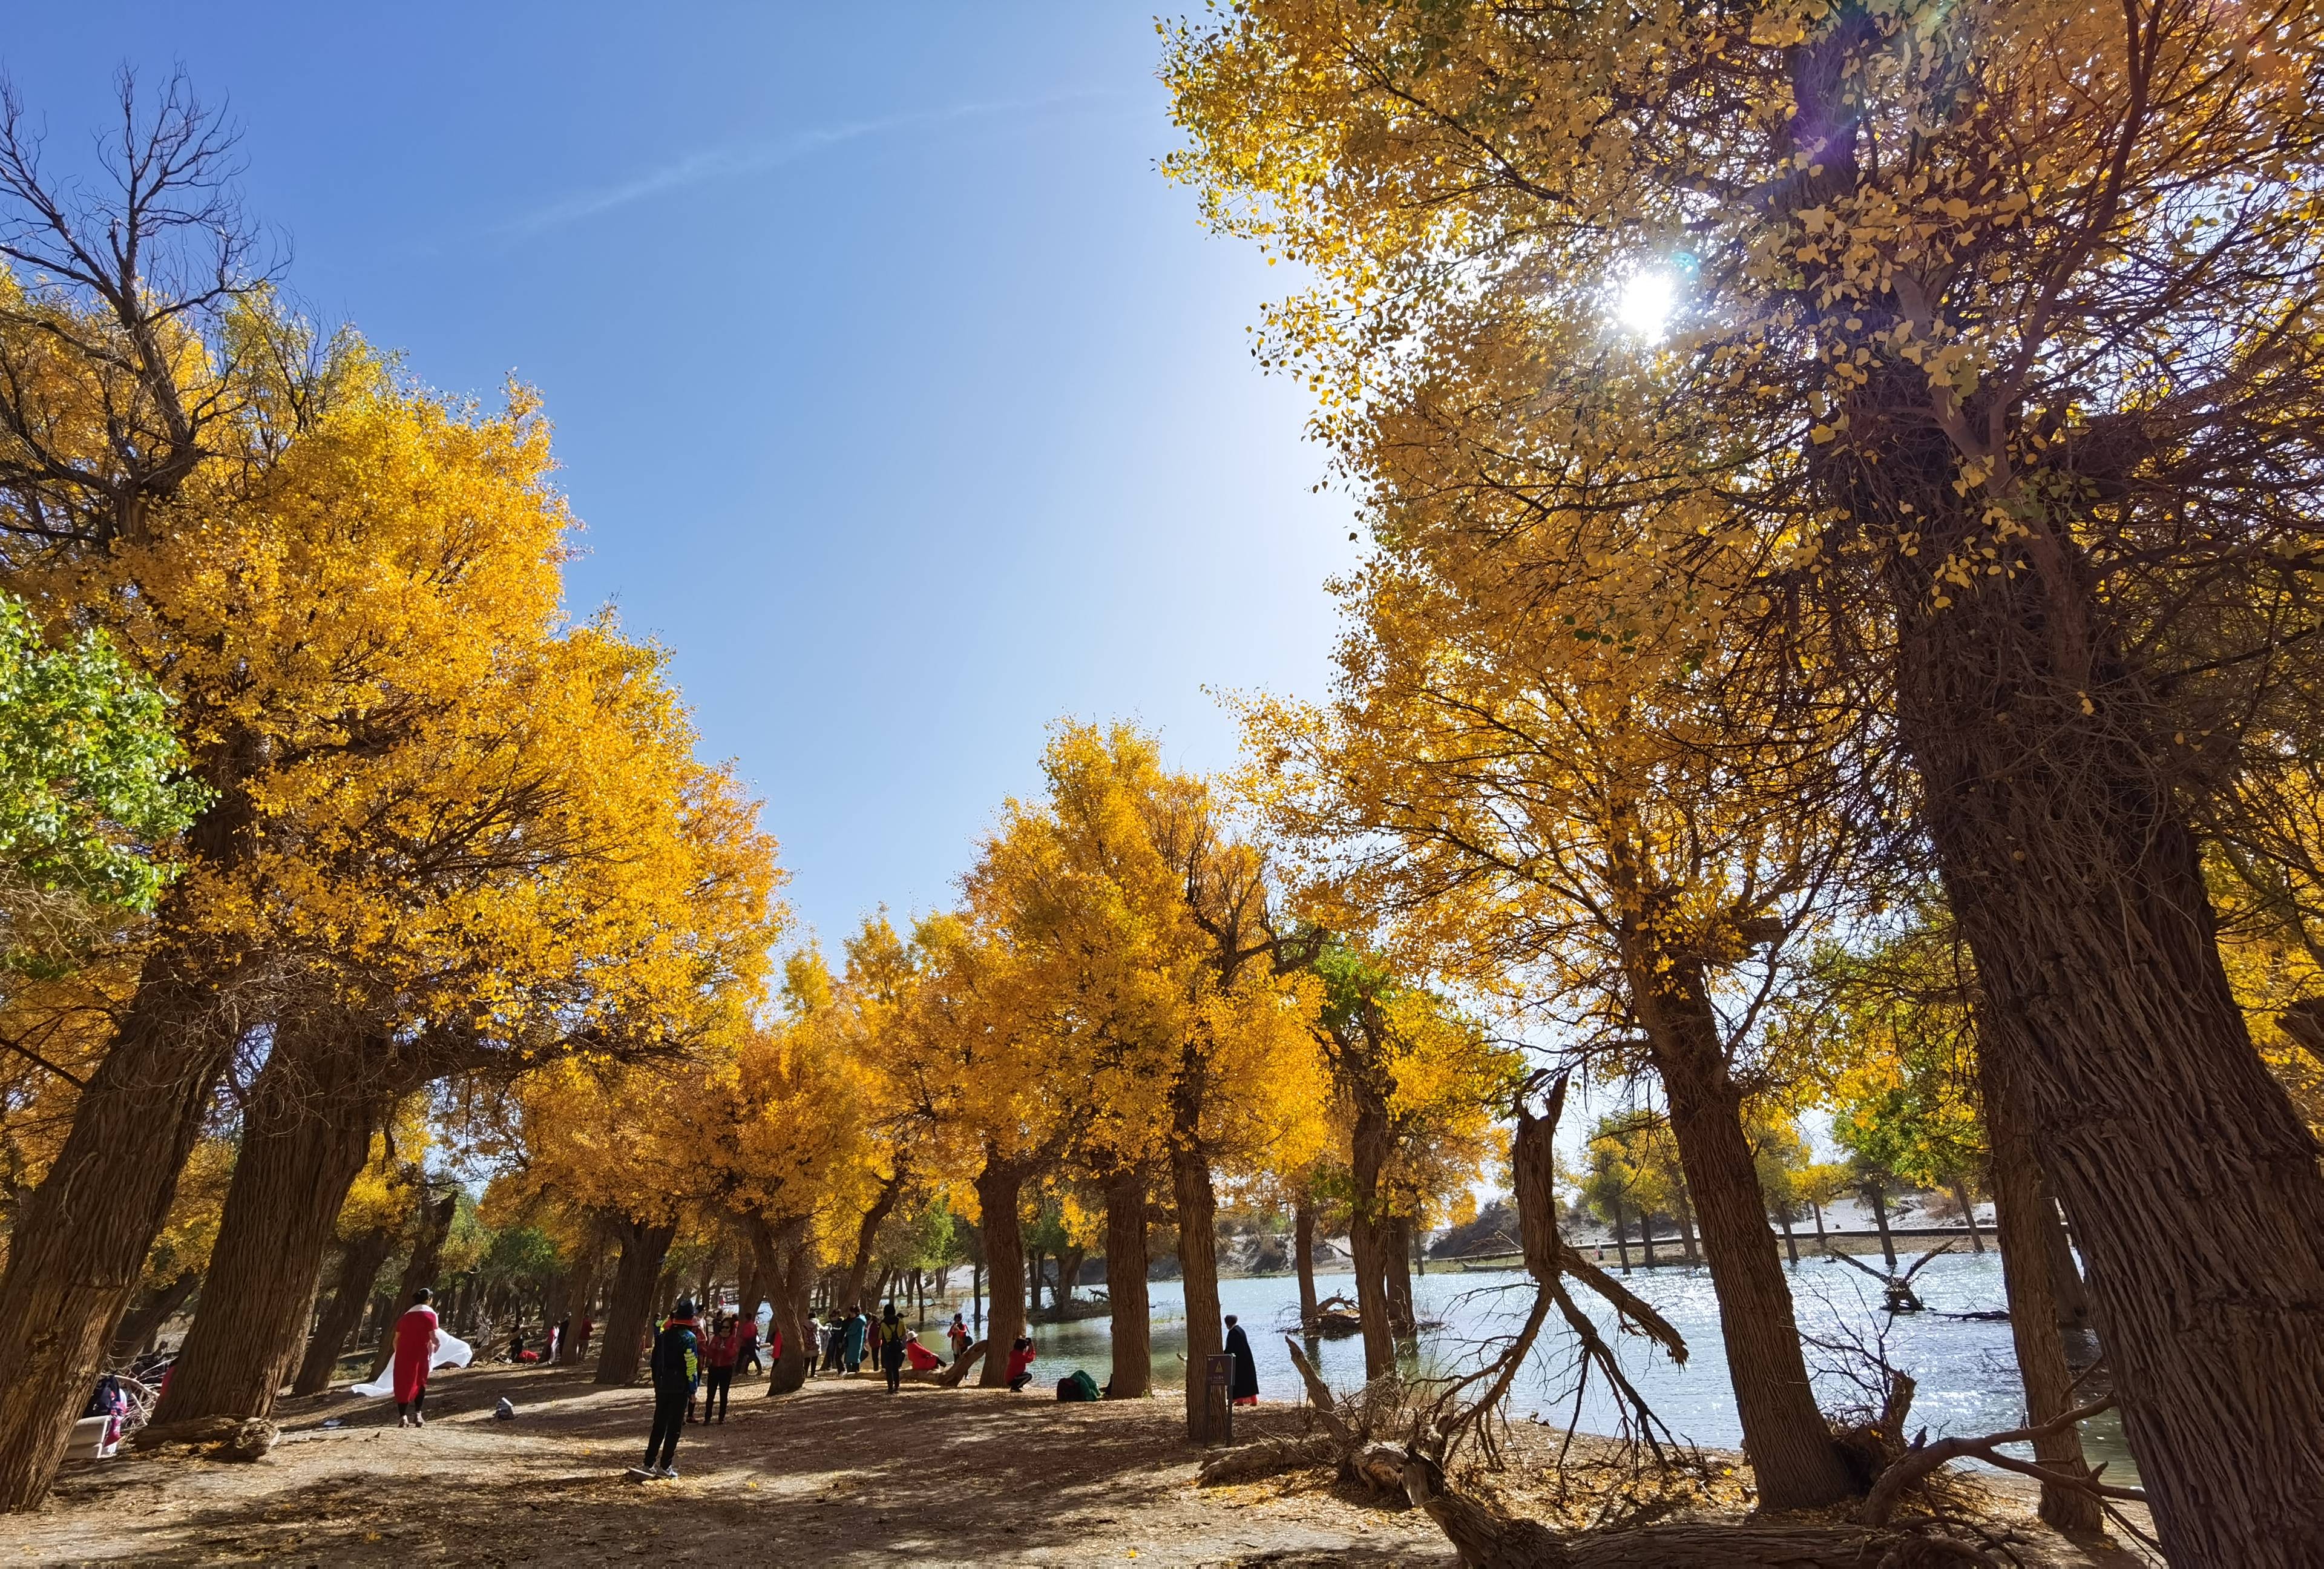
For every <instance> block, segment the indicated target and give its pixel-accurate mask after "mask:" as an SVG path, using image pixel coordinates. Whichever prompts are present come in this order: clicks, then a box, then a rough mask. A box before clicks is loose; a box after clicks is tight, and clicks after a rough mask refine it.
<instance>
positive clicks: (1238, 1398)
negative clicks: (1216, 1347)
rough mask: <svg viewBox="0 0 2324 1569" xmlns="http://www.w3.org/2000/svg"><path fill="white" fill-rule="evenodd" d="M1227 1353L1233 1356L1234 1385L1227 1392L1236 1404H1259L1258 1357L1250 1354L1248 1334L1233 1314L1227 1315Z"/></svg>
mask: <svg viewBox="0 0 2324 1569" xmlns="http://www.w3.org/2000/svg"><path fill="white" fill-rule="evenodd" d="M1227 1354H1228V1355H1229V1356H1231V1357H1232V1358H1234V1385H1233V1387H1232V1388H1231V1389H1229V1390H1228V1391H1227V1393H1228V1395H1229V1396H1230V1397H1231V1398H1232V1399H1233V1400H1234V1403H1235V1404H1236V1405H1238V1406H1256V1405H1258V1404H1259V1359H1258V1358H1257V1357H1255V1356H1253V1355H1251V1354H1250V1336H1249V1335H1247V1334H1244V1333H1243V1332H1242V1325H1241V1324H1237V1323H1236V1322H1235V1315H1233V1314H1231V1313H1230V1314H1228V1315H1227Z"/></svg>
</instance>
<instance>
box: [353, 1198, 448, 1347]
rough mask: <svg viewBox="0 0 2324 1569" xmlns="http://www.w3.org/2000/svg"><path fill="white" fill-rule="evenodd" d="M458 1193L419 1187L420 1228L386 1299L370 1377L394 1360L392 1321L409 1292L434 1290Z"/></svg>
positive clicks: (406, 1304) (408, 1301)
mask: <svg viewBox="0 0 2324 1569" xmlns="http://www.w3.org/2000/svg"><path fill="white" fill-rule="evenodd" d="M459 1209H460V1195H458V1194H457V1193H447V1194H446V1195H444V1196H443V1197H442V1198H430V1197H429V1196H428V1194H427V1191H426V1190H425V1189H422V1190H421V1192H420V1229H419V1231H418V1232H417V1233H416V1234H415V1235H414V1236H413V1237H412V1239H411V1256H410V1258H408V1259H406V1260H404V1261H403V1278H402V1280H401V1282H400V1283H399V1284H398V1285H397V1286H396V1288H395V1296H394V1297H393V1298H392V1300H391V1301H390V1302H389V1304H388V1308H387V1313H386V1315H385V1316H384V1318H383V1321H382V1322H383V1326H384V1333H383V1334H381V1335H380V1337H379V1347H378V1349H377V1350H375V1351H374V1352H372V1359H371V1376H372V1377H373V1378H374V1379H376V1378H378V1377H379V1375H380V1374H382V1373H383V1372H385V1371H387V1364H388V1363H389V1362H391V1361H394V1360H395V1334H394V1327H395V1321H396V1320H397V1319H398V1318H399V1317H401V1316H402V1314H403V1310H404V1309H405V1308H407V1307H410V1306H411V1295H412V1293H413V1292H415V1291H417V1290H419V1289H420V1288H421V1287H422V1286H425V1287H427V1288H429V1290H431V1291H433V1290H434V1289H436V1264H437V1260H439V1259H441V1258H442V1257H443V1255H444V1239H445V1238H447V1237H448V1236H450V1235H451V1234H452V1217H453V1216H454V1215H456V1214H458V1213H459Z"/></svg>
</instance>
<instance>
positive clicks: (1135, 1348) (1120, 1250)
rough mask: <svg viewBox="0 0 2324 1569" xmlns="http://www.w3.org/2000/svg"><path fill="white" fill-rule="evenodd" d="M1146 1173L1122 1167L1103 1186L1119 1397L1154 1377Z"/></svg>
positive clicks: (1133, 1393)
mask: <svg viewBox="0 0 2324 1569" xmlns="http://www.w3.org/2000/svg"><path fill="white" fill-rule="evenodd" d="M1146 1264H1147V1259H1146V1174H1145V1173H1144V1172H1142V1171H1130V1172H1124V1173H1122V1174H1120V1175H1119V1176H1117V1177H1114V1179H1113V1180H1112V1181H1111V1182H1109V1183H1107V1184H1106V1187H1105V1293H1106V1301H1107V1306H1108V1310H1109V1315H1110V1318H1111V1324H1112V1326H1113V1337H1112V1338H1113V1376H1112V1381H1111V1385H1110V1386H1109V1387H1110V1388H1111V1389H1112V1391H1113V1398H1115V1399H1117V1400H1124V1399H1130V1398H1135V1397H1137V1396H1140V1395H1143V1394H1145V1393H1147V1392H1148V1390H1149V1389H1152V1388H1153V1382H1154V1325H1153V1319H1152V1310H1151V1309H1150V1307H1149V1306H1148V1301H1147V1295H1146Z"/></svg>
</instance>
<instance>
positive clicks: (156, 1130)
mask: <svg viewBox="0 0 2324 1569" xmlns="http://www.w3.org/2000/svg"><path fill="white" fill-rule="evenodd" d="M212 810H213V812H215V811H217V810H218V808H212ZM205 816H206V817H208V814H205ZM200 835H201V829H199V828H198V829H197V830H196V836H197V837H199V836H200ZM180 886H182V884H181V885H180ZM170 902H171V901H170V900H165V901H164V909H163V916H162V921H161V926H162V929H163V930H165V931H167V930H168V929H170V928H171V925H172V924H173V923H172V921H171V913H172V912H171V909H170ZM217 974H218V971H217V968H216V967H214V966H209V965H205V964H199V963H197V962H196V961H195V960H194V959H193V958H192V957H191V956H190V955H189V954H188V953H186V952H185V951H184V950H183V949H181V948H180V947H179V946H176V945H174V944H172V943H170V942H168V941H164V942H162V943H161V944H159V945H157V946H156V947H155V948H154V950H153V952H152V953H151V954H150V955H148V956H147V957H146V960H145V963H144V966H143V970H142V971H141V972H140V974H139V976H138V981H137V992H136V995H135V997H134V1000H133V1001H131V1003H130V1006H129V1011H128V1015H127V1017H126V1018H125V1019H124V1020H123V1021H122V1026H121V1029H120V1030H119V1032H118V1033H117V1034H116V1035H115V1038H114V1041H113V1044H112V1046H111V1048H109V1049H108V1050H107V1051H106V1055H105V1058H104V1060H103V1061H102V1062H100V1063H99V1064H98V1065H97V1071H96V1072H95V1073H94V1074H92V1075H89V1080H88V1084H87V1085H85V1086H84V1087H83V1088H82V1090H81V1092H80V1095H79V1098H78V1102H77V1103H76V1104H75V1108H74V1112H73V1121H72V1130H71V1131H70V1132H69V1133H68V1134H66V1136H65V1141H64V1145H63V1147H62V1148H61V1149H59V1150H58V1152H57V1156H56V1158H55V1160H53V1161H52V1162H51V1164H50V1167H49V1170H48V1173H47V1175H46V1176H44V1177H42V1179H41V1184H40V1186H38V1187H36V1188H34V1189H33V1190H32V1193H31V1194H30V1195H28V1196H27V1197H26V1198H25V1199H24V1201H23V1205H22V1207H21V1208H20V1209H19V1210H18V1211H17V1214H16V1217H15V1223H14V1226H13V1227H12V1228H11V1230H10V1232H9V1238H8V1266H7V1272H6V1274H5V1275H4V1276H0V1509H9V1510H14V1509H32V1508H33V1507H34V1506H36V1505H37V1504H39V1502H40V1501H41V1500H42V1497H43V1496H44V1495H46V1493H47V1492H48V1491H49V1483H50V1482H51V1481H52V1480H53V1479H54V1478H55V1476H56V1473H57V1466H58V1465H59V1463H61V1462H62V1461H63V1459H64V1454H65V1447H66V1445H67V1444H69V1443H70V1442H71V1438H72V1428H73V1424H74V1422H76V1421H77V1420H78V1419H79V1417H80V1412H81V1407H83V1406H85V1405H86V1404H88V1391H89V1389H90V1388H91V1387H92V1385H93V1384H94V1383H95V1381H96V1379H97V1371H98V1370H99V1368H101V1367H102V1366H103V1365H104V1361H105V1353H106V1350H107V1349H108V1348H109V1347H110V1346H111V1344H112V1343H113V1333H114V1330H115V1327H116V1326H117V1325H118V1324H119V1322H120V1319H121V1315H122V1312H123V1310H124V1308H126V1307H127V1306H128V1305H129V1298H130V1296H131V1294H132V1293H133V1292H134V1291H135V1290H136V1288H137V1282H138V1279H139V1278H140V1277H141V1276H142V1275H143V1271H144V1266H145V1258H146V1255H147V1254H148V1253H149V1252H151V1251H152V1247H153V1239H154V1237H156V1236H157V1235H159V1234H160V1232H161V1225H162V1223H163V1222H164V1221H165V1220H166V1219H167V1218H168V1216H169V1213H170V1204H171V1200H172V1199H173V1198H174V1197H176V1195H177V1191H178V1177H179V1174H180V1172H181V1171H183V1170H184V1168H185V1164H186V1157H187V1155H188V1154H189V1152H190V1151H191V1150H192V1149H193V1147H194V1140H196V1138H198V1136H199V1134H200V1132H201V1128H202V1119H203V1117H204V1115H205V1114H206V1113H207V1112H208V1109H209V1103H210V1093H211V1091H212V1090H213V1089H215V1088H216V1087H217V1082H218V1077H219V1075H221V1074H223V1073H224V1072H225V1071H226V1064H227V1063H228V1061H230V1060H231V1058H232V1057H233V1055H234V1048H235V1040H236V1038H237V1036H238V1034H239V1029H238V1026H237V1025H236V1023H235V1020H233V1019H232V1018H231V1016H230V1013H229V1012H228V1011H227V1010H226V1009H225V1008H224V1007H223V1006H222V1005H221V1001H220V989H219V987H218V985H217V983H216V976H217Z"/></svg>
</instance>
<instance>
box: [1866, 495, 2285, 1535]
mask: <svg viewBox="0 0 2324 1569" xmlns="http://www.w3.org/2000/svg"><path fill="white" fill-rule="evenodd" d="M1949 467H1950V466H1949ZM1914 521H1915V522H1916V523H1917V522H1918V521H1919V520H1917V519H1916V520H1914ZM1924 553H1926V554H1932V555H1941V554H1942V550H1941V549H1936V548H1932V547H1924ZM2076 570H2078V569H2076V568H2061V572H2063V573H2066V574H2067V575H2072V574H2073V573H2074V572H2075V571H2076ZM2041 576H2042V575H2041V574H2026V575H2024V576H2023V577H2020V578H2018V579H2013V580H2011V581H2009V582H2007V583H2004V582H2002V581H2001V580H1998V579H1997V580H1996V581H1995V583H1994V585H1993V586H1990V587H1987V588H1983V589H1981V590H1980V591H1979V593H1978V595H1975V596H1973V597H1972V600H1971V602H1970V603H1969V604H1967V605H1962V606H1960V607H1957V608H1958V609H1959V610H1960V612H1961V613H1960V614H1948V613H1945V612H1934V613H1932V612H1931V611H1930V610H1929V609H1928V608H1927V595H1926V594H1925V593H1923V592H1920V591H1918V590H1915V591H1914V593H1913V594H1912V595H1911V597H1910V598H1909V599H1907V598H1906V597H1905V596H1904V595H1897V596H1896V597H1897V599H1898V601H1899V603H1898V605H1897V608H1898V613H1899V614H1898V620H1899V634H1900V635H1899V643H1898V655H1899V659H1898V669H1899V682H1900V692H1899V718H1900V720H1901V722H1902V728H1903V731H1904V737H1905V740H1906V743H1907V744H1908V745H1909V746H1910V748H1911V750H1912V752H1913V754H1914V759H1915V761H1917V763H1918V764H1919V767H1920V771H1921V775H1922V779H1923V799H1924V801H1925V807H1924V811H1925V813H1926V820H1927V824H1928V827H1929V832H1930V835H1931V837H1932V841H1933V843H1934V844H1935V845H1936V848H1937V853H1938V857H1939V861H1940V863H1941V868H1942V871H1943V873H1944V881H1945V887H1946V891H1947V893H1948V895H1949V897H1950V900H1951V903H1952V907H1953V909H1954V911H1955V912H1956V915H1957V917H1958V918H1959V920H1960V927H1961V930H1962V933H1963V935H1964V936H1965V937H1967V938H1968V941H1969V948H1970V951H1971V952H1972V953H1973V954H1974V955H1975V957H1976V962H1977V970H1978V983H1979V985H1980V987H1981V989H1982V991H1983V992H1984V995H1985V997H1986V999H1987V1002H1988V1003H1989V1004H1990V1008H1991V1011H1992V1012H1994V1013H1995V1014H1997V1015H1999V1016H2001V1017H2003V1018H2005V1019H2006V1020H2009V1021H2010V1024H2011V1026H2012V1027H2011V1028H2010V1029H2006V1030H2002V1031H1999V1032H1997V1042H1998V1043H2000V1044H1998V1046H1997V1049H1999V1050H2002V1051H2004V1052H2006V1054H2007V1056H2008V1058H2009V1062H2008V1065H2007V1066H2008V1073H2009V1075H2010V1079H2009V1082H2010V1084H2011V1085H2012V1087H2013V1089H2014V1090H2019V1091H2022V1094H2021V1095H2020V1096H2019V1099H2020V1101H2021V1103H2022V1105H2023V1107H2024V1112H2025V1117H2026V1127H2027V1132H2028V1134H2029V1136H2030V1140H2031V1142H2032V1145H2033V1149H2034V1151H2035V1156H2036V1158H2037V1159H2038V1160H2039V1162H2040V1164H2041V1167H2042V1173H2043V1177H2044V1179H2045V1180H2046V1182H2047V1184H2048V1186H2049V1187H2050V1189H2051V1191H2052V1193H2053V1194H2055V1195H2056V1196H2057V1197H2058V1198H2059V1199H2061V1201H2062V1202H2063V1203H2064V1204H2065V1206H2066V1208H2067V1210H2068V1212H2069V1213H2070V1214H2072V1215H2073V1217H2074V1218H2075V1220H2076V1222H2077V1223H2078V1225H2079V1227H2080V1230H2079V1232H2078V1235H2077V1238H2076V1240H2077V1241H2079V1242H2080V1246H2081V1249H2082V1251H2083V1255H2084V1257H2085V1258H2086V1259H2087V1260H2089V1277H2090V1279H2089V1285H2090V1292H2091V1298H2092V1301H2093V1304H2094V1306H2095V1307H2096V1309H2097V1319H2098V1327H2099V1330H2100V1332H2101V1333H2102V1334H2103V1335H2104V1336H2105V1340H2106V1345H2107V1362H2108V1366H2109V1367H2110V1369H2111V1370H2112V1371H2113V1373H2114V1375H2115V1380H2116V1389H2117V1390H2118V1391H2119V1392H2120V1395H2121V1398H2122V1405H2123V1425H2124V1428H2125V1430H2126V1433H2127V1435H2128V1436H2129V1439H2130V1444H2131V1448H2132V1451H2133V1453H2134V1454H2136V1456H2137V1458H2138V1465H2139V1471H2140V1473H2141V1475H2142V1477H2143V1478H2144V1481H2145V1482H2146V1487H2147V1491H2148V1494H2149V1496H2150V1498H2151V1500H2152V1502H2153V1513H2154V1518H2155V1521H2156V1525H2157V1527H2158V1528H2159V1531H2160V1535H2161V1537H2162V1540H2163V1549H2164V1552H2165V1553H2166V1555H2168V1556H2169V1557H2170V1558H2171V1560H2172V1562H2173V1563H2176V1564H2237V1565H2250V1566H2251V1569H2279V1566H2282V1569H2289V1566H2291V1565H2295V1564H2298V1565H2313V1564H2319V1563H2324V1511H2319V1509H2317V1508H2316V1500H2318V1499H2319V1498H2324V1333H2319V1303H2324V1173H2319V1167H2318V1152H2317V1148H2316V1143H2315V1140H2313V1139H2312V1138H2311V1137H2310V1134H2309V1132H2308V1130H2307V1129H2306V1127H2305V1126H2304V1125H2303V1124H2302V1123H2301V1121H2300V1119H2299V1118H2298V1116H2297V1115H2296V1114H2295V1113H2294V1112H2293V1111H2292V1107H2291V1105H2290V1103H2289V1102H2288V1101H2287V1100H2286V1098H2285V1096H2284V1093H2283V1091H2282V1086H2281V1085H2279V1084H2276V1083H2275V1082H2274V1081H2273V1079H2272V1078H2271V1077H2270V1075H2269V1074H2268V1072H2267V1070H2266V1068H2265V1066H2264V1065H2263V1064H2262V1063H2261V1061H2260V1059H2259V1056H2258V1054H2257V1053H2256V1052H2255V1050H2254V1049H2253V1047H2252V1043H2251V1037H2250V1034H2249V1031H2248V1029H2247V1027H2246V1022H2245V1020H2244V1016H2243V1013H2242V1011H2241V1010H2240V1009H2239V1008H2238V1007H2237V1006H2236V1001H2235V997H2234V995H2233V993H2232V992H2230V991H2229V989H2228V986H2227V976H2226V974H2225V972H2224V970H2223V969H2222V967H2221V965H2220V962H2219V955H2218V943H2217V936H2216V932H2215V929H2214V925H2213V917H2212V910H2211V905H2210V899H2209V892H2208V891H2207V890H2206V888H2205V885H2204V881H2203V874H2202V867H2201V864H2200V861H2199V855H2198V852H2197V846H2196V844H2195V841H2194V839H2193V836H2192V835H2190V832H2189V830H2188V828H2187V826H2186V823H2185V821H2184V819H2183V817H2182V815H2181V812H2180V810H2179V808H2178V807H2177V806H2176V804H2175V803H2174V802H2173V801H2172V799H2171V798H2170V796H2169V793H2168V790H2167V789H2166V788H2165V787H2164V786H2163V785H2162V784H2161V783H2160V782H2159V781H2158V780H2157V777H2156V769H2155V767H2154V766H2153V764H2152V763H2151V762H2150V761H2149V760H2148V759H2147V758H2146V757H2145V756H2144V755H2141V753H2140V752H2139V749H2138V744H2137V738H2138V737H2139V736H2140V735H2141V734H2142V732H2141V728H2140V727H2141V724H2142V716H2141V715H2140V713H2139V711H2138V710H2137V709H2136V708H2135V707H2133V706H2128V705H2125V706H2120V707H2117V706H2116V697H2117V691H2116V688H2114V687H2113V686H2111V685H2110V682H2111V680H2112V679H2113V676H2114V673H2113V672H2112V671H2111V670H2110V669H2108V668H2107V666H2108V663H2109V661H2108V660H2107V658H2105V657H2104V656H2103V655H2102V653H2100V652H2099V651H2094V650H2091V649H2089V648H2088V647H2086V646H2076V644H2075V641H2074V639H2073V637H2072V635H2071V634H2072V627H2073V625H2076V624H2080V625H2086V624H2088V619H2089V614H2091V611H2092V607H2093V605H2094V603H2095V601H2094V598H2093V596H2091V595H2089V590H2088V588H2087V585H2086V584H2084V583H2082V582H2080V581H2079V580H2078V581H2074V582H2065V583H2060V584H2057V585H2056V586H2055V587H2054V589H2053V590H2052V591H2051V592H2050V593H2049V595H2048V598H2047V599H2046V601H2045V600H2044V598H2043V594H2044V590H2043V587H2042V586H2041V584H2040V582H2039V578H2040V577H2041ZM2165 740H2166V741H2167V738H2165ZM2159 750H2160V749H2159Z"/></svg>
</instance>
